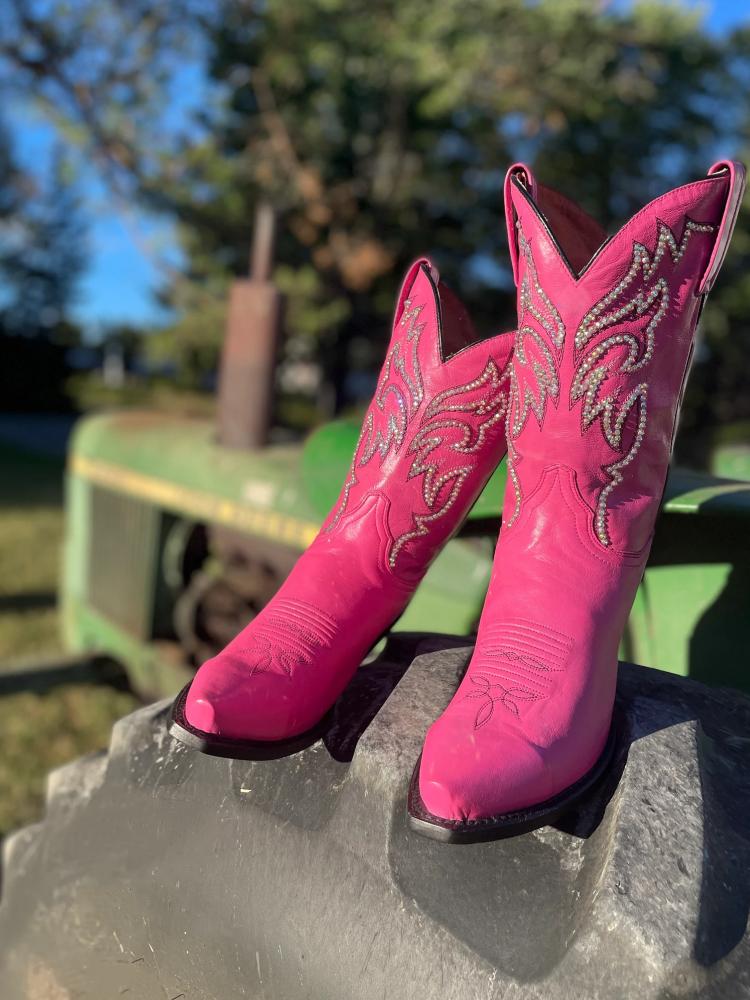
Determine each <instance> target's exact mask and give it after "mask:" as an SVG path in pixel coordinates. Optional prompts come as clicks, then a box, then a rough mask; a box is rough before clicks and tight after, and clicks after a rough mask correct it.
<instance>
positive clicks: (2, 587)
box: [0, 445, 63, 663]
mask: <svg viewBox="0 0 750 1000" xmlns="http://www.w3.org/2000/svg"><path fill="white" fill-rule="evenodd" d="M62 477H63V463H62V461H61V460H59V459H52V458H41V457H37V456H33V455H27V454H24V453H21V452H19V451H16V450H14V449H13V448H10V447H8V446H6V445H0V483H1V484H2V486H1V487H0V663H2V661H3V660H6V659H9V658H13V659H15V658H16V657H25V656H29V655H31V654H34V653H39V652H45V653H46V652H50V651H54V650H55V649H58V648H59V645H60V640H59V636H58V629H57V612H56V600H57V598H56V594H57V582H58V577H59V557H60V544H61V541H62V530H63V513H62Z"/></svg>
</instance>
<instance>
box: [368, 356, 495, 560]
mask: <svg viewBox="0 0 750 1000" xmlns="http://www.w3.org/2000/svg"><path fill="white" fill-rule="evenodd" d="M478 390H482V393H481V395H480V396H478V397H476V398H468V399H467V398H463V399H462V397H467V396H471V394H473V393H476V392H477V391H478ZM507 404H508V394H507V390H506V387H505V378H504V374H503V373H502V372H501V371H500V370H499V369H498V367H497V365H496V364H495V362H494V361H493V360H492V359H491V358H490V359H489V360H488V361H487V364H486V365H485V368H484V371H483V372H482V374H481V375H480V376H479V377H478V378H475V379H472V380H471V381H470V382H467V383H466V384H465V385H460V386H455V387H451V388H449V389H444V390H443V392H440V393H438V394H437V395H436V396H435V398H434V399H433V400H432V402H431V403H430V404H429V405H428V406H427V408H426V409H425V412H424V415H423V417H422V421H421V426H420V427H419V429H418V430H417V432H416V434H415V435H414V437H413V439H412V441H411V443H410V445H409V449H408V451H409V453H410V454H413V455H414V459H413V461H412V464H411V468H410V469H409V472H408V475H407V479H414V478H415V477H416V476H422V477H423V479H422V499H423V501H424V504H425V506H426V507H427V513H422V514H415V515H414V518H413V522H414V523H413V527H412V528H411V529H410V530H409V531H406V532H404V533H403V534H402V535H400V536H399V537H398V538H397V539H396V540H395V542H394V543H393V546H392V547H391V551H390V554H389V556H388V563H389V565H390V567H391V569H394V568H395V565H396V560H397V559H398V556H399V553H400V552H401V550H402V549H403V547H404V545H406V543H407V542H410V541H411V540H412V539H414V538H420V537H422V536H423V535H426V534H427V532H428V530H429V527H430V525H431V524H432V523H433V522H434V521H437V520H439V519H440V518H442V517H444V516H445V515H446V514H447V513H448V511H449V510H450V509H451V507H453V505H454V504H455V502H456V501H457V500H458V497H459V495H460V493H461V488H462V486H463V484H464V482H465V481H466V479H467V477H468V476H469V475H470V474H471V472H472V469H473V466H472V465H471V464H465V465H459V466H457V467H454V468H449V469H445V468H444V466H445V462H446V455H447V454H450V453H451V452H452V453H456V454H458V455H470V454H473V453H475V452H478V451H479V450H480V449H481V447H482V445H483V444H484V442H485V439H486V437H487V434H488V432H489V431H490V429H491V428H492V427H494V426H495V425H496V424H497V423H499V422H500V421H501V420H503V418H504V417H505V413H506V410H507ZM461 414H464V415H465V417H464V419H461V418H460V415H461ZM449 437H453V438H456V440H454V441H452V442H451V443H448V440H449ZM437 449H441V450H440V451H437ZM448 484H451V486H450V490H449V491H448V495H447V497H446V498H445V500H444V501H443V503H442V504H440V506H436V504H437V503H438V500H439V497H440V496H441V494H443V493H444V492H445V490H444V487H446V486H448Z"/></svg>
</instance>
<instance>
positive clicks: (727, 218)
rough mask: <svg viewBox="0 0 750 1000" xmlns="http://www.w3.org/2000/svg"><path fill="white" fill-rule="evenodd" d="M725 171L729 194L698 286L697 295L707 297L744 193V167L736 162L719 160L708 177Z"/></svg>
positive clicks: (724, 253) (727, 244) (722, 257)
mask: <svg viewBox="0 0 750 1000" xmlns="http://www.w3.org/2000/svg"><path fill="white" fill-rule="evenodd" d="M725 170H726V171H728V172H729V193H728V195H727V201H726V205H725V206H724V215H723V216H722V219H721V223H720V224H719V232H718V235H717V237H716V242H715V243H714V249H713V253H712V254H711V259H710V260H709V262H708V266H707V267H706V271H705V274H704V275H703V280H702V281H701V283H700V285H699V286H698V294H699V295H707V294H708V292H710V291H711V289H712V287H713V284H714V282H715V281H716V276H717V275H718V273H719V271H720V270H721V265H722V264H723V263H724V258H725V257H726V254H727V249H728V247H729V241H730V240H731V238H732V233H733V231H734V225H735V223H736V222H737V215H738V214H739V211H740V205H741V204H742V195H743V194H744V192H745V167H744V165H743V164H742V163H738V162H737V161H736V160H720V161H719V162H718V163H714V165H713V166H712V167H711V169H710V170H709V171H708V176H709V177H713V176H714V175H716V174H720V173H723V172H724V171H725Z"/></svg>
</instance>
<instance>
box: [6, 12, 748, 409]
mask: <svg viewBox="0 0 750 1000" xmlns="http://www.w3.org/2000/svg"><path fill="white" fill-rule="evenodd" d="M12 6H13V9H14V10H15V11H16V12H18V11H24V10H25V12H26V13H25V16H24V17H23V18H22V19H21V20H20V21H19V22H18V23H19V24H20V25H21V26H22V27H23V30H24V31H25V32H26V33H27V34H30V35H31V36H32V37H33V38H34V40H35V42H34V44H35V45H36V46H38V50H37V51H36V56H35V58H34V59H32V60H31V65H29V59H28V57H27V56H25V55H24V52H25V50H24V48H23V46H22V45H19V44H18V43H17V41H14V39H13V36H12V33H11V36H10V41H9V42H8V43H6V45H5V52H6V58H7V59H9V60H13V61H14V64H15V65H16V67H18V68H19V71H21V72H24V73H27V74H31V78H32V79H38V80H39V81H40V86H42V85H43V93H44V100H45V101H47V102H48V103H51V104H52V105H53V106H54V107H55V108H56V109H57V113H58V114H64V115H65V117H66V120H67V121H69V122H74V123H75V125H76V127H77V128H78V129H79V130H80V134H81V135H82V136H83V137H85V138H84V141H85V142H86V143H88V144H90V147H91V148H92V149H93V150H96V151H98V155H100V157H101V158H103V161H104V162H105V166H107V165H109V166H108V169H110V170H112V171H113V174H114V175H115V177H116V180H117V183H119V184H121V185H124V187H125V188H126V189H127V190H129V191H132V192H135V193H137V195H138V197H140V198H141V199H143V200H144V202H146V203H147V204H148V205H149V206H150V207H152V208H157V209H160V210H162V211H165V212H169V213H170V214H172V215H173V216H174V217H176V218H177V219H179V221H180V227H181V234H182V245H183V251H184V257H185V266H184V267H181V268H180V269H179V273H176V274H173V275H172V276H171V277H170V278H169V280H168V281H166V282H165V285H164V288H163V290H162V295H163V297H164V299H165V301H167V302H169V303H170V304H172V305H173V306H176V307H177V309H178V313H179V318H178V321H177V322H176V324H175V325H174V327H173V329H172V330H171V332H170V333H169V334H168V337H170V338H171V341H170V342H171V344H172V347H173V350H174V351H175V353H178V354H179V353H182V355H183V356H184V358H185V359H186V362H185V367H186V368H188V367H189V366H191V365H192V366H195V365H196V364H197V365H198V366H199V367H200V366H203V365H206V364H210V363H211V359H212V358H215V356H216V352H217V350H218V347H219V344H220V341H221V337H222V334H223V328H222V318H223V298H224V295H225V289H226V283H227V281H228V279H229V278H230V277H231V276H232V275H234V274H241V273H243V272H244V271H245V269H246V260H247V251H248V245H249V241H250V233H251V229H252V218H253V213H254V207H255V205H257V204H258V203H259V202H260V201H261V200H265V201H270V202H271V203H272V204H273V205H274V207H275V209H276V210H277V213H278V216H279V220H280V225H279V230H280V240H279V246H278V266H277V269H276V273H275V278H276V280H277V282H278V284H279V285H280V286H281V287H282V288H283V290H284V291H285V292H286V293H287V296H288V299H289V306H288V311H287V327H288V331H289V335H290V339H291V343H290V349H293V351H294V354H295V356H297V357H300V356H305V355H307V356H308V357H312V358H315V359H317V360H318V361H319V362H320V363H321V364H322V366H323V368H324V371H325V374H326V377H327V379H328V381H329V383H330V384H331V385H333V386H335V387H336V389H337V399H336V406H337V408H340V407H341V406H342V405H345V404H346V403H347V402H348V400H347V393H346V384H347V383H346V377H345V376H346V373H347V372H348V371H350V370H351V369H352V368H353V367H360V368H364V369H368V370H370V369H374V368H376V366H377V363H378V361H379V359H380V357H381V356H382V351H383V345H384V341H385V336H386V333H387V326H388V322H389V317H390V315H391V311H392V307H393V297H394V293H395V291H396V288H397V286H398V282H399V281H400V277H401V274H402V273H403V271H404V269H405V267H406V265H407V264H408V262H409V261H410V260H411V259H413V258H414V257H415V256H417V255H419V254H421V253H423V252H428V253H431V254H433V255H434V256H435V258H436V262H437V264H438V266H439V267H440V269H441V271H442V272H443V273H444V274H445V275H446V276H447V278H448V279H449V281H451V282H452V283H453V284H454V285H457V286H459V290H460V291H461V292H462V293H463V294H464V297H465V298H466V299H467V300H468V302H469V305H470V306H471V307H472V309H473V311H474V313H475V314H476V315H477V316H478V318H479V325H480V327H481V326H483V327H485V328H487V329H488V330H489V329H490V328H495V329H496V328H497V327H498V326H505V325H509V324H511V323H512V320H513V294H512V289H511V287H510V285H511V283H510V277H509V273H508V267H507V251H506V247H505V239H504V235H503V233H502V223H501V219H502V204H501V197H502V196H501V185H502V176H503V173H504V169H505V167H506V165H507V164H508V162H511V161H513V160H514V159H517V158H528V159H531V160H532V161H534V162H535V164H536V166H537V168H538V172H539V174H540V176H541V177H542V179H544V180H546V181H547V182H549V183H552V184H556V185H557V186H559V187H560V188H562V189H563V190H565V191H566V193H568V194H570V195H572V196H573V197H576V198H578V199H579V200H580V201H581V202H582V203H583V204H584V205H585V207H587V208H588V209H589V210H591V211H593V212H594V213H595V214H596V215H597V216H598V217H599V219H600V221H601V222H602V223H603V224H604V225H605V226H611V225H612V224H613V222H615V221H621V220H622V219H623V217H625V216H627V214H629V213H630V212H631V211H632V210H634V209H635V208H637V207H638V205H639V204H640V203H642V202H643V201H644V200H645V199H647V198H649V197H651V196H653V195H655V194H658V193H659V192H660V191H662V190H664V189H665V188H666V187H668V186H670V185H672V184H673V183H679V182H681V181H682V180H686V179H688V178H689V176H690V175H691V174H692V173H693V172H694V171H697V173H698V176H699V175H700V173H701V172H702V170H703V169H704V168H705V166H706V165H707V164H706V163H705V160H706V158H707V154H706V150H707V149H712V148H713V147H714V146H715V145H716V143H717V141H718V139H719V138H720V137H722V136H726V135H727V134H729V133H730V132H731V129H732V128H734V133H733V134H734V135H739V132H740V126H739V125H738V124H737V122H734V124H732V121H730V119H732V115H734V117H735V118H736V119H738V120H744V121H745V122H747V114H746V111H747V109H746V106H745V98H744V96H743V95H744V93H746V92H747V87H746V86H745V87H738V86H737V81H738V79H739V78H740V77H741V76H742V74H743V73H744V74H747V68H748V58H747V55H746V53H747V48H746V46H745V48H744V51H743V48H742V44H741V43H742V39H740V38H739V36H738V38H736V39H734V40H731V41H729V42H728V41H726V40H723V39H721V38H717V37H714V36H711V35H708V34H707V33H706V32H705V31H703V30H702V27H701V22H700V18H699V16H698V15H697V14H695V13H694V12H691V11H689V10H687V9H683V8H682V7H680V6H679V5H678V4H676V3H666V2H660V0H650V2H644V3H640V4H637V5H634V6H633V7H632V8H631V7H628V8H625V9H624V8H623V7H622V5H615V4H612V5H606V4H604V5H592V4H591V3H589V2H588V0H564V2H561V0H539V2H536V3H527V2H524V0H499V2H498V0H470V2H467V0H440V2H439V3H436V2H435V0H429V2H428V0H401V2H396V0H384V2H382V3H377V4H373V3H372V2H371V0H370V2H367V3H364V2H362V0H354V2H352V0H308V2H307V3H295V2H290V0H265V2H264V3H263V4H257V3H252V2H249V0H223V2H221V3H218V4H215V5H211V4H208V3H206V4H201V3H200V2H199V0H168V2H165V3H164V4H159V5H154V4H151V3H148V2H146V0H138V2H136V3H134V4H132V5H130V4H129V5H120V4H116V3H112V2H109V3H107V2H105V3H103V4H102V3H94V0H81V3H80V4H78V5H76V10H77V11H79V13H77V14H75V15H73V14H71V13H70V8H67V10H68V13H67V14H66V13H65V12H64V11H61V12H59V13H60V18H59V19H58V21H55V23H54V24H51V23H50V21H51V19H50V18H49V17H43V16H41V15H39V16H37V15H35V14H34V9H35V3H34V0H12ZM53 6H54V5H53ZM152 8H153V9H152ZM83 10H85V11H86V14H85V17H86V19H87V20H86V21H85V24H86V25H88V27H85V28H83V29H82V28H81V24H83V23H84V22H83V21H82V20H81V18H83V17H84V14H83V13H81V11H83ZM29 11H31V13H30V12H29ZM19 16H20V15H19ZM35 18H36V19H35ZM66 18H67V21H66ZM149 18H156V21H155V22H152V21H150V20H149ZM118 19H119V20H118ZM29 23H31V24H32V28H29ZM152 23H153V24H154V25H155V26H154V28H153V31H152V30H151V27H150V25H151V24H152ZM112 24H116V25H117V26H118V32H124V31H125V30H126V29H127V30H128V31H129V32H130V34H131V35H132V38H133V44H132V45H130V46H119V47H118V46H116V47H115V50H114V55H113V58H112V59H111V60H109V61H106V60H102V59H99V61H98V62H95V70H96V73H94V71H93V70H91V69H89V68H88V63H87V60H86V55H85V54H86V51H87V50H90V49H91V48H92V46H95V45H100V44H101V39H102V38H104V37H109V36H108V35H107V33H106V32H107V30H110V31H111V30H112V28H111V26H112ZM92 25H93V27H92ZM107 26H109V28H107ZM745 41H746V39H745ZM45 46H46V48H47V49H50V50H51V51H52V54H53V55H54V56H55V60H53V65H54V66H56V67H63V69H62V70H60V69H56V70H55V73H54V75H53V78H52V79H48V78H47V77H46V76H45V69H44V66H45V65H46V62H47V61H48V60H47V53H46V50H45ZM179 46H182V48H180V47H179ZM188 49H189V50H190V51H192V52H193V53H196V52H198V53H200V54H201V56H202V58H204V59H205V66H206V73H207V75H208V80H209V88H208V94H209V96H210V101H207V102H206V104H205V106H201V108H200V109H199V112H198V113H197V114H196V115H195V116H194V119H193V121H192V125H191V127H190V128H187V127H183V126H180V128H176V127H171V128H170V126H169V121H168V120H167V119H166V118H165V115H164V111H163V106H164V103H165V101H166V100H167V95H168V93H169V88H170V82H169V81H170V74H171V77H172V78H174V73H175V63H176V62H179V56H180V53H182V52H185V51H187V50H188ZM0 51H2V49H0ZM19 52H20V53H21V54H20V56H19ZM60 53H62V54H60ZM96 74H98V75H96ZM92 79H95V83H92V82H91V81H92ZM81 88H83V89H82V90H81ZM121 91H122V93H124V95H125V97H124V98H121V97H120V96H119V95H120V93H121ZM80 92H83V93H84V95H86V94H88V95H89V96H88V98H87V99H86V100H84V101H83V103H82V102H81V101H80V99H76V94H78V93H80ZM62 94H66V95H67V96H66V97H65V98H64V99H63V97H62V96H60V95H62ZM71 95H72V96H71ZM93 95H96V99H94V96H93ZM743 116H744V118H743ZM125 119H127V121H125ZM113 122H114V123H115V125H114V126H113V125H112V123H113ZM121 125H122V126H124V128H123V130H122V134H121V132H120V126H121ZM123 136H124V138H122V137H123ZM122 143H125V144H126V147H122ZM708 159H710V154H709V155H708ZM113 164H114V167H113ZM747 225H748V222H747V221H745V219H744V217H743V221H742V229H741V232H740V233H739V234H738V236H737V239H736V243H737V245H741V244H742V241H743V239H746V237H745V236H743V233H746V232H747ZM732 267H733V270H730V271H729V274H731V276H732V277H731V282H732V284H731V287H732V288H733V289H734V291H733V292H731V293H730V291H729V289H730V285H729V282H728V280H727V279H726V278H724V279H723V280H722V288H723V289H724V290H723V291H721V294H720V295H717V297H716V298H715V300H714V304H712V306H711V309H710V311H709V312H707V314H706V319H707V324H708V325H709V329H710V330H712V331H713V332H712V333H710V336H709V338H708V339H707V343H708V340H710V341H711V344H712V345H713V346H712V347H711V350H712V351H714V352H715V353H717V356H718V354H722V352H724V353H726V351H727V348H726V345H724V346H722V344H721V343H720V341H721V337H720V334H719V332H718V331H719V328H720V327H721V325H722V324H724V325H726V323H727V322H728V321H729V318H730V317H731V319H732V322H733V323H735V322H737V323H741V324H744V328H745V329H746V328H747V322H746V321H745V320H744V318H742V317H741V316H740V315H739V313H738V309H739V305H740V303H744V301H745V299H746V297H747V295H748V293H747V292H745V291H744V290H741V289H742V288H744V284H745V282H750V278H748V277H745V275H746V274H747V272H746V271H745V275H743V274H742V273H741V270H740V268H739V267H738V268H734V266H733V265H732ZM164 346H165V340H164V338H162V340H161V347H162V349H163V348H164ZM722 356H723V354H722ZM738 377H739V376H738ZM727 384H728V383H727ZM724 391H725V390H724V389H722V390H721V392H722V393H723V392H724ZM732 391H736V388H733V389H732ZM691 406H692V404H689V405H688V407H687V410H688V413H689V412H691V410H690V407H691ZM720 410H721V407H720V405H719V400H718V397H717V395H716V394H713V395H712V402H711V407H710V415H709V417H708V418H707V419H708V422H709V423H710V422H711V421H712V420H715V419H716V416H717V415H718V414H719V412H720Z"/></svg>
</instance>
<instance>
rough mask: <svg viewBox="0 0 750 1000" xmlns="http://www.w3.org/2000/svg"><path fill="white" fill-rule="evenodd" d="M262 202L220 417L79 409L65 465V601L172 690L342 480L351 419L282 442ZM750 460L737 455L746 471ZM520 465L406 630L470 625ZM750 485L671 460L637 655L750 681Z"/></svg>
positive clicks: (310, 533)
mask: <svg viewBox="0 0 750 1000" xmlns="http://www.w3.org/2000/svg"><path fill="white" fill-rule="evenodd" d="M271 242H272V220H269V219H268V218H267V217H264V216H263V215H262V214H261V217H260V220H259V225H258V227H257V229H256V243H255V248H254V253H253V261H254V263H253V267H252V277H251V278H249V279H247V280H242V281H237V282H236V283H235V284H234V286H233V288H232V293H231V298H230V307H229V317H228V324H227V336H226V339H225V345H224V355H223V362H222V371H221V379H220V388H219V399H218V421H217V426H215V425H214V424H213V423H212V422H211V421H208V420H203V421H199V420H194V419H179V418H175V417H168V416H164V415H160V414H152V413H144V412H121V413H115V414H111V415H99V416H94V417H89V418H86V419H84V420H82V421H81V422H80V424H79V425H78V428H77V431H76V433H75V435H74V438H73V443H72V446H71V449H70V455H69V463H68V472H67V511H66V515H67V526H66V538H65V556H64V576H63V584H62V607H63V614H64V632H65V640H66V644H67V646H68V647H69V649H70V650H71V651H75V652H81V653H88V652H90V653H96V654H104V655H108V656H111V657H113V658H115V659H117V660H118V661H120V662H121V663H123V664H124V665H125V667H126V669H127V671H128V674H129V676H130V679H131V682H132V683H133V685H134V687H135V688H136V689H137V690H138V691H139V692H141V693H143V694H144V695H148V696H159V695H168V694H171V693H173V692H174V691H175V690H176V689H177V688H178V687H179V686H180V685H181V684H182V683H184V681H185V680H186V678H188V677H189V676H190V675H191V674H192V672H194V671H195V669H196V668H197V667H198V666H199V665H200V663H201V662H202V661H203V660H204V659H206V658H207V657H209V656H212V655H213V654H214V653H216V652H217V651H218V650H219V649H220V648H221V647H223V646H224V645H225V643H226V642H228V641H229V640H230V639H231V638H232V637H233V636H234V635H235V634H236V632H237V631H238V630H239V629H240V628H241V627H242V626H244V625H245V624H246V623H247V622H248V621H249V620H250V619H251V618H252V617H253V615H255V614H257V612H258V611H259V610H260V608H261V607H262V606H263V605H264V604H265V603H266V602H267V601H268V600H269V599H270V598H271V597H272V595H273V594H274V592H275V591H276V589H277V588H278V587H279V585H280V584H281V582H282V580H283V579H284V577H285V576H286V574H287V573H288V572H289V570H290V569H291V567H292V565H293V564H294V562H295V560H296V559H297V557H298V556H299V555H300V553H301V552H302V551H303V550H304V549H305V547H306V546H307V545H308V544H309V543H310V542H311V541H312V539H313V538H314V537H315V534H316V532H317V530H318V528H319V526H320V524H321V523H322V521H323V519H324V517H325V515H326V514H327V512H328V509H329V508H330V506H331V505H332V503H333V501H334V500H335V498H336V496H337V495H338V490H339V487H340V484H341V483H342V482H343V480H344V478H345V475H346V471H347V468H348V465H349V462H350V461H351V454H352V452H353V450H354V447H355V443H356V440H357V434H358V427H357V426H356V424H355V423H354V422H353V421H338V422H334V423H331V424H328V425H326V426H323V427H321V428H319V429H318V430H316V431H315V432H314V433H313V434H312V435H311V436H310V437H309V438H308V440H307V441H306V442H304V443H303V444H300V443H286V444H277V443H270V423H271V419H270V412H271V408H272V395H273V372H274V364H275V356H276V347H277V338H278V331H279V327H280V315H281V309H280V299H279V295H278V292H277V291H276V290H275V288H274V287H273V285H272V283H271V282H270V280H269V275H270V260H271V253H270V247H271ZM743 464H747V463H743V462H742V461H739V460H737V458H736V456H735V457H734V459H733V465H732V469H733V472H734V474H735V475H737V474H738V473H740V474H741V470H742V466H743ZM504 483H505V469H504V467H501V468H500V469H499V470H498V471H497V473H496V474H495V475H494V476H493V477H492V479H491V481H490V483H489V484H488V486H487V488H486V489H485V491H484V493H483V494H482V496H481V497H480V498H479V500H478V501H477V503H476V505H475V507H474V509H473V510H472V512H471V515H470V517H469V519H468V521H467V522H466V524H465V526H464V529H463V530H462V532H461V533H460V534H459V536H458V537H456V538H455V539H454V540H453V541H451V542H450V544H449V545H448V546H447V547H446V549H445V550H444V551H443V553H442V554H441V555H440V557H439V558H438V559H437V560H436V562H435V563H434V564H433V566H432V567H431V569H430V570H429V572H428V573H427V575H426V577H425V579H424V581H423V582H422V584H421V585H420V587H419V589H418V591H417V593H416V596H415V597H414V599H413V600H412V602H411V604H410V605H409V607H408V609H407V610H406V612H405V614H404V615H403V616H402V618H401V619H400V621H399V622H398V624H397V626H396V629H397V630H400V631H409V632H413V631H428V632H445V633H453V634H459V635H463V634H469V633H471V632H472V631H473V629H474V627H475V625H476V623H477V620H478V617H479V613H480V610H481V607H482V601H483V599H484V594H485V591H486V588H487V585H488V581H489V576H490V569H491V563H492V555H493V546H494V539H495V538H496V535H497V531H498V527H499V512H500V509H501V498H502V491H503V488H504ZM749 554H750V483H747V482H742V481H740V480H738V479H719V478H715V477H712V476H708V475H699V474H695V473H689V472H683V471H679V470H674V471H673V472H672V474H671V476H670V479H669V484H668V488H667V491H666V494H665V498H664V503H663V507H662V513H661V517H660V520H659V525H658V530H657V535H656V542H655V544H654V547H653V551H652V554H651V559H650V562H649V567H648V569H647V571H646V573H645V576H644V579H643V582H642V584H641V587H640V590H639V592H638V596H637V599H636V602H635V606H634V608H633V612H632V615H631V617H630V621H629V624H628V628H627V631H626V635H625V638H624V640H623V647H622V656H623V658H624V659H627V660H631V661H635V662H639V663H642V664H646V665H649V666H655V667H660V668H662V669H665V670H669V671H672V672H674V673H678V674H683V675H690V676H693V677H696V678H698V679H700V680H703V681H707V682H710V683H717V684H729V685H732V686H735V687H743V688H745V689H750V681H749V680H748V679H747V678H746V677H745V672H744V670H743V662H742V661H743V655H742V654H743V652H744V649H745V645H746V636H745V622H744V614H743V611H744V610H745V609H746V608H747V607H748V604H749V603H750V560H749V559H748V555H749Z"/></svg>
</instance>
